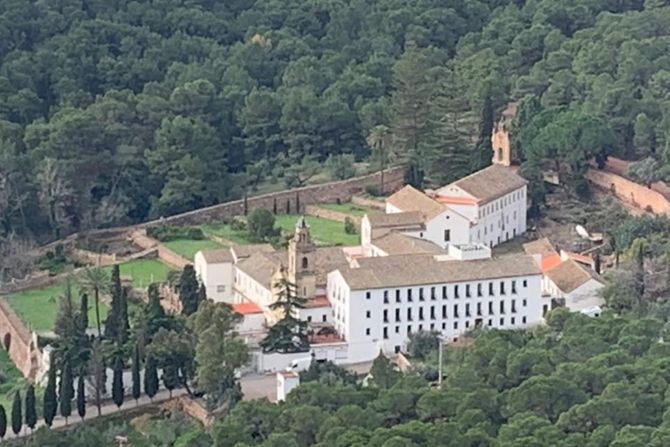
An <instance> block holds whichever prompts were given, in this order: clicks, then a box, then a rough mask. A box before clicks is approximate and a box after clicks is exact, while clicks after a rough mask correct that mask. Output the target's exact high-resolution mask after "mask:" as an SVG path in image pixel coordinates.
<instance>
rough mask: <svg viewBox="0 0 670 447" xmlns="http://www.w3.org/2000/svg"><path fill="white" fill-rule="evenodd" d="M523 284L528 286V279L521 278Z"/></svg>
mask: <svg viewBox="0 0 670 447" xmlns="http://www.w3.org/2000/svg"><path fill="white" fill-rule="evenodd" d="M523 286H524V287H528V281H527V280H525V279H524V280H523Z"/></svg>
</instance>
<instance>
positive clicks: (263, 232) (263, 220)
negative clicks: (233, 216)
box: [247, 208, 279, 242]
mask: <svg viewBox="0 0 670 447" xmlns="http://www.w3.org/2000/svg"><path fill="white" fill-rule="evenodd" d="M247 228H248V231H249V238H250V239H251V240H252V241H254V242H265V241H267V240H269V239H270V238H272V237H274V236H276V235H277V234H278V233H279V231H278V230H277V229H276V228H275V216H274V214H272V213H271V212H270V211H268V210H266V209H263V208H258V209H255V210H253V211H252V213H251V214H250V215H249V217H248V219H247Z"/></svg>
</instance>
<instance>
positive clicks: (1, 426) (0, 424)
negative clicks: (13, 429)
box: [0, 405, 7, 439]
mask: <svg viewBox="0 0 670 447" xmlns="http://www.w3.org/2000/svg"><path fill="white" fill-rule="evenodd" d="M6 434H7V413H6V412H5V406H4V405H0V439H4V437H5V435H6Z"/></svg>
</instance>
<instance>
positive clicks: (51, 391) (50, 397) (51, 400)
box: [43, 359, 58, 427]
mask: <svg viewBox="0 0 670 447" xmlns="http://www.w3.org/2000/svg"><path fill="white" fill-rule="evenodd" d="M51 361H52V363H51V366H50V367H49V375H48V378H47V386H46V388H45V390H44V402H43V403H44V405H43V416H44V423H45V424H47V426H49V427H51V423H52V422H53V420H54V417H56V410H57V408H58V400H57V397H56V366H55V365H54V364H53V359H52V360H51Z"/></svg>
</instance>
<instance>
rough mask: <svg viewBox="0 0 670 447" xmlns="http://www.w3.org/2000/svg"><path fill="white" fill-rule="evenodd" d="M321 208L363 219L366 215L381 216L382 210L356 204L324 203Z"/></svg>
mask: <svg viewBox="0 0 670 447" xmlns="http://www.w3.org/2000/svg"><path fill="white" fill-rule="evenodd" d="M319 208H323V209H327V210H333V211H338V212H340V213H344V214H349V215H351V216H358V217H363V216H364V215H366V214H379V213H381V212H382V210H380V209H377V208H371V207H366V206H360V205H356V204H354V203H324V204H321V205H319Z"/></svg>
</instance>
